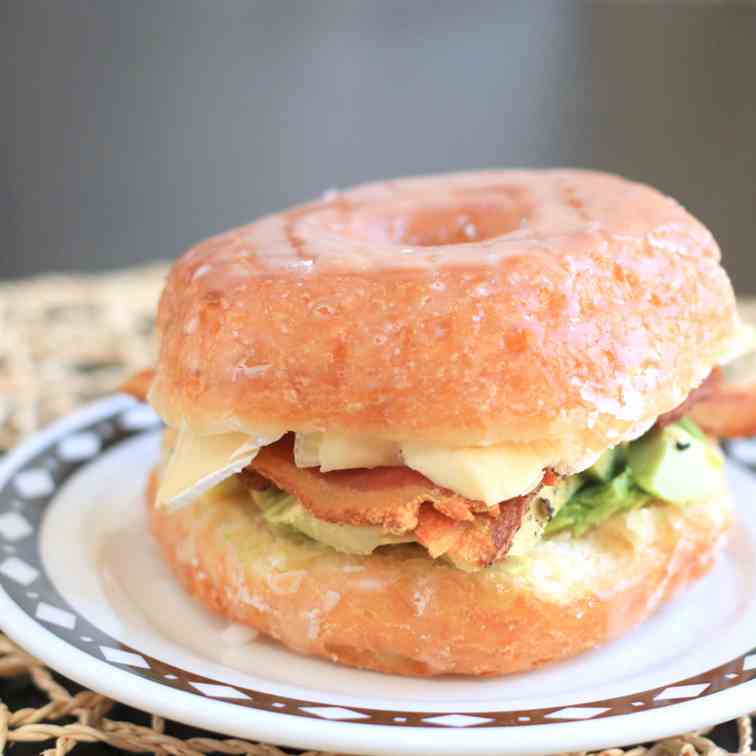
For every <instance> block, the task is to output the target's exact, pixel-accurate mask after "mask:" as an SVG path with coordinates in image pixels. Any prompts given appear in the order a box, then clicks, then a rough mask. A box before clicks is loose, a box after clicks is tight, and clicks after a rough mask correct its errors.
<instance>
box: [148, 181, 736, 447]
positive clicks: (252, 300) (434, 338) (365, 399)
mask: <svg viewBox="0 0 756 756" xmlns="http://www.w3.org/2000/svg"><path fill="white" fill-rule="evenodd" d="M460 219H462V220H464V219H467V221H469V223H468V222H466V223H464V224H462V225H459V223H461V220H460ZM458 222H459V223H458ZM455 224H457V225H455ZM457 226H459V227H457ZM460 229H461V231H464V232H465V234H467V230H468V229H472V230H471V232H470V234H469V238H465V239H463V238H462V237H461V236H460V234H461V231H460ZM497 234H500V235H497ZM440 241H444V242H445V243H444V244H443V245H440V246H432V245H433V244H438V243H439V242H440ZM448 242H452V243H448ZM461 242H464V243H461ZM405 251H408V252H409V253H408V254H404V252H405ZM158 327H159V331H160V334H161V352H160V360H159V364H158V370H157V376H156V381H155V384H154V385H153V389H152V393H151V401H152V402H153V404H154V405H155V407H156V409H157V410H158V411H159V412H160V414H161V415H162V416H163V417H164V418H165V419H166V420H167V421H168V423H169V424H171V425H173V426H176V427H178V426H181V425H182V424H185V423H188V424H189V425H190V426H191V427H192V428H194V429H196V430H199V431H211V430H214V431H219V430H229V429H235V430H238V429H240V428H241V429H244V428H249V429H254V428H256V427H259V426H260V425H270V424H276V425H279V426H281V427H283V428H285V429H291V430H301V431H308V430H338V431H343V432H351V433H362V434H368V435H374V436H383V437H391V438H395V439H399V440H410V439H418V440H424V441H434V442H437V443H448V444H450V445H464V444H475V443H479V442H483V441H495V440H506V439H510V440H518V441H521V440H526V439H533V440H542V441H551V442H554V443H558V444H560V445H561V446H563V447H565V449H566V451H565V457H569V458H573V457H574V456H575V455H577V454H581V453H584V452H586V451H602V450H603V449H605V448H606V447H607V446H609V445H611V444H612V443H616V442H617V441H618V440H621V438H622V437H623V436H624V435H627V434H631V433H633V432H635V433H637V432H639V430H641V429H642V428H643V427H644V424H645V426H647V425H648V424H650V423H651V422H652V421H653V420H654V419H655V418H656V417H657V416H658V415H660V414H662V413H663V412H666V411H668V410H670V409H672V408H673V407H674V406H676V405H677V404H679V403H680V401H682V399H683V398H684V397H685V395H686V394H687V393H688V392H689V391H690V390H691V389H693V388H694V387H695V386H696V385H697V384H698V383H700V382H701V381H702V380H703V378H704V377H705V376H706V375H707V374H708V372H709V370H710V369H711V368H712V367H713V365H714V364H716V363H717V361H718V360H719V359H720V358H722V357H723V355H724V353H725V352H726V351H727V349H728V347H729V345H730V342H731V340H732V339H733V338H734V333H735V329H736V315H735V303H734V297H733V293H732V289H731V287H730V284H729V281H728V280H727V276H726V275H725V273H724V271H723V270H722V268H721V267H720V265H719V250H718V248H717V245H716V243H715V242H714V240H713V238H712V237H711V234H710V233H709V232H708V231H707V230H706V229H705V228H704V227H703V226H702V225H701V224H700V223H698V222H697V221H696V220H695V219H694V218H692V217H691V216H690V215H689V214H688V213H687V212H686V211H685V210H684V209H683V208H681V207H680V206H679V205H678V204H677V203H675V202H674V201H673V200H671V199H669V198H668V197H665V196H663V195H662V194H660V193H658V192H657V191H655V190H653V189H651V188H649V187H646V186H643V185H640V184H636V183H632V182H629V181H625V180H623V179H621V178H618V177H616V176H610V175H606V174H599V173H590V172H583V171H569V170H565V171H492V172H484V173H477V174H454V175H449V176H438V177H428V178H418V179H403V180H399V181H394V182H390V183H386V184H373V185H368V186H363V187H358V188H357V189H355V190H352V191H349V192H345V193H342V194H340V195H338V197H336V198H333V199H324V200H323V201H320V202H313V203H311V204H309V205H305V206H302V207H299V208H295V209H294V210H292V211H289V212H288V213H284V214H281V215H276V216H270V217H267V218H263V219H261V220H259V221H257V222H256V223H253V224H251V225H250V226H246V227H243V228H240V229H235V230H233V231H229V232H227V233H225V234H221V235H220V236H217V237H214V238H212V239H209V240H207V241H205V242H203V243H201V244H199V245H198V246H196V247H195V248H194V249H192V250H191V251H189V252H188V253H187V254H185V255H184V256H183V257H182V258H181V259H180V260H179V261H178V262H177V263H176V264H175V265H174V267H173V269H172V271H171V274H170V276H169V279H168V282H167V285H166V289H165V291H164V294H163V297H162V300H161V303H160V308H159V316H158Z"/></svg>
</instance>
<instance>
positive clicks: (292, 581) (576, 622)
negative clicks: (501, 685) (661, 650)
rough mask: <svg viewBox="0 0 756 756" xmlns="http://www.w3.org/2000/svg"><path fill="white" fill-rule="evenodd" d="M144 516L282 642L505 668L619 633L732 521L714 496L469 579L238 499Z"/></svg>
mask: <svg viewBox="0 0 756 756" xmlns="http://www.w3.org/2000/svg"><path fill="white" fill-rule="evenodd" d="M156 485H157V473H156V472H153V474H152V476H151V478H150V482H149V486H148V508H149V520H150V525H151V529H152V532H153V534H154V537H155V538H156V539H157V542H158V543H159V545H160V547H161V549H162V551H163V553H164V555H165V558H166V559H167V561H168V563H169V564H170V566H171V568H172V570H173V571H174V572H175V574H176V575H177V577H178V578H179V580H180V581H181V583H182V584H183V586H184V587H185V588H186V590H187V591H188V592H189V593H190V594H191V595H193V596H194V597H195V598H196V599H198V600H199V601H200V602H201V603H202V604H204V606H205V607H207V608H208V609H210V610H211V611H213V612H216V613H219V614H221V615H223V616H225V617H227V618H228V619H229V620H232V621H234V622H239V623H242V624H245V625H248V626H250V627H253V628H255V629H256V630H258V631H260V632H262V633H264V634H266V635H268V636H270V637H272V638H274V639H276V640H277V641H279V642H281V643H282V644H283V645H285V646H287V647H288V648H290V649H292V650H294V651H297V652H300V653H302V654H307V655H311V656H319V657H324V658H326V659H331V660H333V661H335V662H338V663H340V664H346V665H350V666H353V667H362V668H366V669H372V670H377V671H379V672H386V673H391V674H398V675H421V676H426V675H440V674H465V675H501V674H507V673H510V672H518V671H522V670H527V669H531V668H533V667H538V666H540V665H543V664H546V663H548V662H552V661H556V660H559V659H566V658H568V657H571V656H574V655H576V654H579V653H581V652H582V651H586V650H588V649H591V648H593V647H595V646H597V645H599V644H602V643H605V642H606V641H608V640H610V639H612V638H616V637H618V636H620V635H622V634H623V633H625V632H627V631H628V630H630V629H631V628H632V627H634V626H635V625H637V624H638V623H639V622H641V621H643V620H644V619H645V618H647V617H648V616H649V615H650V614H652V613H653V612H654V611H655V610H656V609H657V608H658V607H659V606H660V605H661V604H662V603H663V602H664V601H666V600H667V599H669V598H670V597H671V596H672V595H673V594H674V593H675V592H676V591H677V590H679V589H680V588H682V587H683V586H684V585H686V584H687V583H689V582H691V581H692V580H694V579H696V578H697V577H699V576H701V575H703V574H704V573H705V572H707V570H708V569H709V568H710V567H711V565H712V563H713V561H714V558H715V556H716V554H717V552H718V551H719V550H720V549H721V547H722V546H723V544H724V540H725V539H724V536H725V534H726V531H727V529H728V528H729V526H730V524H731V522H732V509H731V506H730V503H729V500H728V497H727V494H726V492H725V487H724V480H723V481H722V493H721V495H719V496H717V497H715V498H713V499H711V500H709V501H706V502H701V503H698V504H689V505H686V506H684V507H679V506H675V505H671V504H662V503H654V504H651V505H649V506H646V507H643V508H641V509H636V510H633V511H631V512H628V513H625V514H619V515H614V516H613V517H611V518H610V519H609V520H607V521H606V522H605V523H604V524H603V525H601V526H600V527H598V528H596V529H595V530H593V531H591V532H589V533H588V534H586V535H584V536H582V537H580V538H573V537H572V536H570V535H567V534H560V535H557V536H554V537H552V538H548V539H545V540H543V541H541V542H540V543H539V544H538V545H537V546H536V547H535V549H534V550H533V551H532V552H531V554H530V555H529V556H528V557H523V558H511V559H507V560H504V561H503V562H501V563H500V564H498V565H495V566H493V567H490V568H488V569H485V570H482V571H480V572H478V573H472V574H471V573H465V572H462V571H460V570H457V569H455V568H453V567H451V566H448V565H446V564H444V563H443V562H441V561H434V560H433V559H431V558H430V557H428V556H427V554H426V553H425V552H424V551H423V550H422V549H421V548H420V547H418V546H415V545H400V546H389V547H384V548H381V549H378V550H377V551H376V552H374V553H373V554H371V555H369V556H353V555H347V554H341V553H339V552H336V551H334V550H332V549H330V548H329V547H326V546H323V545H320V544H318V543H317V542H315V541H313V540H310V539H308V538H306V537H304V536H298V535H296V534H288V533H283V532H279V531H276V530H273V529H271V528H270V527H269V526H268V525H266V524H265V522H264V520H263V518H262V516H261V515H260V514H259V513H258V510H257V508H256V507H255V505H254V504H253V503H252V501H251V499H250V498H249V496H248V495H247V494H246V493H241V494H233V493H232V494H229V493H225V494H223V493H220V494H219V493H215V492H211V493H210V494H206V495H205V496H204V497H203V498H201V499H199V500H197V501H196V502H195V503H194V504H192V505H191V506H188V507H186V508H184V509H180V510H178V511H165V510H162V509H160V510H158V509H156V508H155V506H154V496H155V490H156Z"/></svg>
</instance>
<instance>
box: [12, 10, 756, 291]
mask: <svg viewBox="0 0 756 756" xmlns="http://www.w3.org/2000/svg"><path fill="white" fill-rule="evenodd" d="M0 55H1V56H2V61H1V62H2V65H0V149H2V153H1V154H2V160H3V163H4V165H3V166H2V179H1V180H2V184H0V211H1V212H0V277H8V276H21V275H25V274H29V273H35V272H38V271H42V270H48V269H55V270H67V269H89V270H94V269H107V268H113V267H118V266H124V265H128V264H133V263H137V262H141V261H145V260H150V259H154V258H157V257H163V258H166V257H173V256H175V255H176V254H178V253H179V252H180V251H181V250H182V249H183V248H184V247H186V246H187V245H188V244H190V243H191V242H193V241H195V240H197V239H199V238H202V237H204V236H207V235H209V234H211V233H213V232H215V231H218V230H221V229H223V228H224V227H228V226H232V225H237V224H239V223H242V222H244V221H247V220H249V219H251V218H253V217H254V216H256V215H258V214H260V213H263V212H267V211H272V210H276V209H278V208H281V207H283V206H285V205H287V204H290V203H293V202H298V201H301V200H304V199H306V198H308V197H311V196H313V195H316V194H319V193H320V192H321V191H323V190H324V189H326V188H329V187H338V186H347V185H349V184H352V183H355V182H358V181H364V180H369V179H375V178H380V177H390V176H394V175H402V174H410V173H423V172H438V171H447V170H454V169H469V168H476V167H489V166H508V165H515V166H524V165H533V166H542V165H568V164H569V165H584V166H593V167H597V168H602V169H606V170H611V171H617V172H620V173H624V174H627V175H628V176H631V177H633V178H636V179H640V180H643V181H647V182H650V183H653V184H656V185H658V186H659V187H660V188H662V189H663V190H664V191H666V192H668V193H670V194H672V195H674V196H676V197H677V198H678V199H680V200H681V201H682V202H683V203H684V204H685V205H687V206H688V207H689V208H690V209H691V210H692V211H693V212H694V213H695V214H697V215H698V216H699V217H701V218H702V220H704V222H706V223H707V224H708V225H709V226H710V227H711V228H712V230H713V231H714V233H715V234H716V236H717V237H718V239H719V240H720V243H721V245H722V247H723V250H724V254H725V261H726V264H727V267H728V268H729V270H730V272H731V275H732V277H733V280H734V282H735V285H736V287H737V288H738V289H739V290H741V291H752V292H756V260H755V258H754V255H753V246H752V245H753V243H752V237H753V235H754V231H755V230H756V191H755V190H754V182H755V180H756V149H755V148H754V140H755V139H756V5H751V4H736V3H717V4H688V3H676V4H673V5H661V4H639V3H616V2H615V3H607V4H588V3H573V2H568V1H567V0H564V1H557V0H555V1H554V2H547V1H545V0H536V1H535V2H521V3H518V2H477V3H467V2H460V1H459V0H454V1H449V2H440V1H437V2H426V1H424V0H418V1H416V2H411V1H410V0H404V1H403V2H395V1H394V0H375V1H364V2H358V1H357V0H354V1H351V2H350V1H348V0H338V1H337V0H330V1H325V2H323V1H322V0H321V1H318V2H315V0H313V1H311V2H310V1H305V0H301V1H300V2H296V1H294V0H280V1H277V0H268V1H267V2H252V1H251V0H246V1H245V2H241V1H237V0H175V1H174V0H89V1H86V0H47V1H46V2H42V1H41V0H4V1H2V2H0Z"/></svg>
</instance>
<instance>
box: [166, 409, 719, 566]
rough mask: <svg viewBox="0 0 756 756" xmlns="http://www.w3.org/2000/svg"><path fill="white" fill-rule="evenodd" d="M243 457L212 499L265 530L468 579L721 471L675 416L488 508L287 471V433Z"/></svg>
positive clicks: (417, 480)
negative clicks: (581, 467)
mask: <svg viewBox="0 0 756 756" xmlns="http://www.w3.org/2000/svg"><path fill="white" fill-rule="evenodd" d="M179 442H180V438H179ZM247 454H248V449H245V450H243V451H240V452H239V453H238V454H236V459H235V461H234V464H235V465H236V466H237V468H238V469H236V470H234V471H233V473H232V477H231V478H230V479H228V480H226V481H225V482H224V483H222V484H221V485H220V486H219V487H218V491H219V492H223V491H224V490H225V491H227V492H228V491H231V490H233V491H235V492H236V493H239V492H240V491H242V490H245V489H246V490H247V491H248V496H249V501H250V506H255V507H257V508H258V509H259V510H260V512H261V514H262V516H263V519H264V521H265V522H266V524H267V525H268V526H269V527H271V528H273V529H274V530H277V531H280V532H282V533H285V532H289V533H296V534H298V535H300V536H305V537H307V538H309V539H313V540H315V541H318V542H319V543H321V544H322V545H325V546H327V547H330V548H333V549H335V550H337V551H340V552H344V553H349V554H369V553H372V552H373V551H375V550H376V549H378V548H389V547H392V546H395V545H397V544H406V543H416V544H419V545H420V546H422V547H423V548H424V549H425V550H426V552H427V553H428V555H429V556H430V557H432V558H435V559H439V558H440V559H444V560H445V561H448V562H449V563H451V564H453V565H454V566H456V567H458V568H460V569H464V570H468V571H470V570H477V569H481V568H484V567H487V566H489V565H491V564H493V563H494V562H498V561H502V560H503V559H505V558H515V557H522V556H525V555H527V554H528V552H529V551H530V550H532V549H533V548H534V547H535V545H536V544H537V543H539V542H540V541H541V540H543V539H544V538H548V537H551V536H553V535H555V534H557V533H568V534H571V535H572V536H574V537H580V536H582V535H584V534H585V533H587V532H588V531H589V530H591V529H592V528H594V527H596V526H598V525H600V524H601V523H603V522H604V521H606V520H607V519H609V518H610V517H612V516H613V515H615V514H619V513H622V512H628V511H630V510H633V509H637V508H640V507H643V506H645V505H648V504H651V503H655V504H659V503H667V504H671V505H677V506H685V505H688V504H691V503H695V502H700V501H705V500H707V499H709V498H711V497H713V496H715V495H716V494H717V492H718V491H719V490H721V477H722V469H721V468H722V464H723V460H722V456H721V454H720V452H719V450H718V448H717V446H716V444H715V443H714V442H713V441H712V440H711V439H709V438H707V437H706V436H705V435H704V434H703V433H702V432H701V431H700V429H699V428H698V427H697V426H696V425H695V424H694V423H693V422H692V421H690V420H689V419H688V418H681V419H678V420H676V421H674V422H669V423H667V424H661V423H660V424H657V425H656V426H655V427H654V428H653V429H651V430H650V431H648V432H647V433H645V434H644V435H643V436H641V437H640V438H639V439H636V440H635V441H632V442H630V443H625V444H621V445H619V446H617V447H614V448H613V449H610V450H608V451H607V452H605V454H604V455H602V456H601V457H600V458H599V459H598V460H597V461H596V462H595V463H594V464H593V465H592V466H591V467H590V468H588V469H587V470H585V471H584V472H582V473H579V474H575V475H569V476H559V475H556V474H554V473H553V472H551V471H549V470H547V471H546V474H545V475H544V474H543V473H542V474H541V475H540V479H539V481H537V482H536V486H535V488H534V489H533V490H531V491H529V492H528V493H526V494H524V495H521V496H515V497H511V498H508V499H504V500H500V501H499V502H497V503H496V504H494V505H493V506H489V505H488V504H487V503H486V502H484V501H480V500H475V499H467V498H465V497H463V496H461V495H460V494H458V493H456V492H455V491H452V490H450V489H448V488H445V487H443V486H439V485H437V484H436V483H434V482H433V481H432V480H430V479H429V478H427V477H425V476H424V475H422V474H421V473H419V472H418V471H416V470H412V469H410V468H409V467H406V466H396V465H394V466H386V467H376V468H374V469H368V468H357V469H345V470H332V471H328V472H323V471H322V470H320V469H318V468H317V467H301V466H298V465H297V464H296V454H297V443H296V441H295V439H294V437H293V434H288V435H286V436H284V437H283V438H281V439H280V440H279V441H277V442H274V443H272V444H269V445H267V446H264V447H263V448H261V449H260V450H259V452H257V453H256V455H254V456H253V457H252V459H251V460H249V461H247V459H246V455H247ZM175 459H176V453H175V452H174V453H172V454H170V455H169V461H168V462H167V464H166V465H165V466H164V471H163V478H164V479H165V476H166V472H170V468H171V465H172V464H174V463H175V462H174V461H175ZM164 486H165V483H164ZM164 486H163V487H164Z"/></svg>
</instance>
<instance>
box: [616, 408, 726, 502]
mask: <svg viewBox="0 0 756 756" xmlns="http://www.w3.org/2000/svg"><path fill="white" fill-rule="evenodd" d="M627 462H628V467H629V469H630V471H631V473H632V476H633V479H634V480H635V482H636V483H637V484H638V485H639V486H640V487H641V488H642V489H643V490H644V491H646V492H647V493H649V494H652V495H653V496H656V497H657V498H659V499H663V500H664V501H668V502H671V503H672V504H685V503H687V502H690V501H697V500H698V501H700V500H702V499H705V498H707V497H709V496H711V495H714V494H716V492H717V491H718V490H719V489H720V488H721V482H720V477H721V475H720V474H719V469H720V468H721V467H722V457H721V455H720V454H719V451H718V450H717V449H716V447H715V446H714V445H713V443H712V442H711V441H709V440H708V439H707V438H706V437H705V436H704V435H703V433H701V431H700V430H699V429H698V427H697V426H695V425H694V424H693V422H692V421H691V420H687V419H686V421H685V422H678V423H673V424H672V425H668V426H666V427H665V428H656V429H654V430H652V431H650V432H649V433H646V434H645V435H644V436H642V437H641V438H639V439H638V440H637V441H634V442H633V443H632V444H630V446H629V447H628V450H627Z"/></svg>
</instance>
